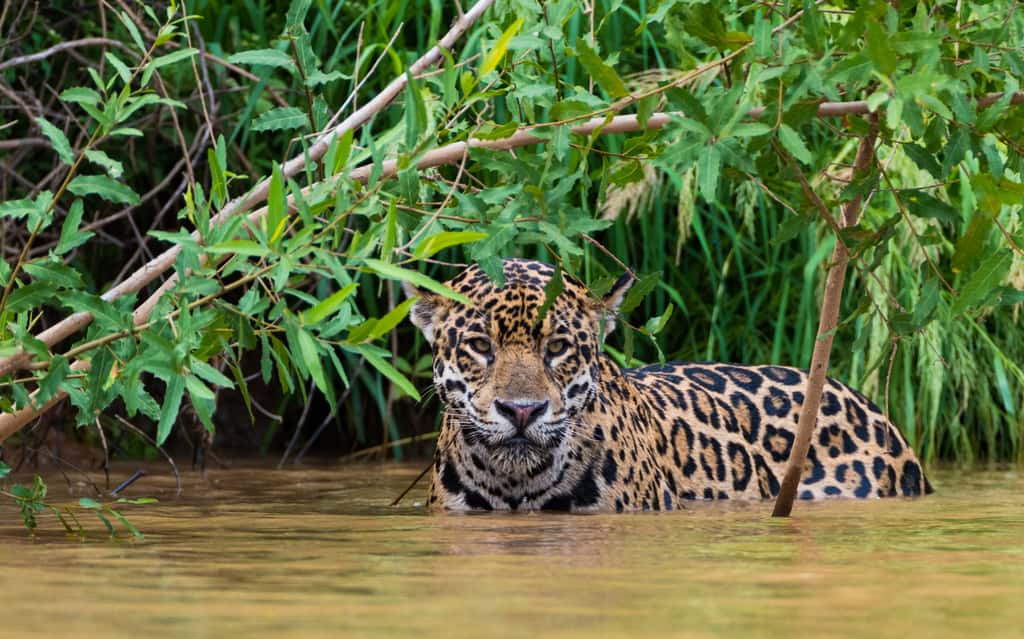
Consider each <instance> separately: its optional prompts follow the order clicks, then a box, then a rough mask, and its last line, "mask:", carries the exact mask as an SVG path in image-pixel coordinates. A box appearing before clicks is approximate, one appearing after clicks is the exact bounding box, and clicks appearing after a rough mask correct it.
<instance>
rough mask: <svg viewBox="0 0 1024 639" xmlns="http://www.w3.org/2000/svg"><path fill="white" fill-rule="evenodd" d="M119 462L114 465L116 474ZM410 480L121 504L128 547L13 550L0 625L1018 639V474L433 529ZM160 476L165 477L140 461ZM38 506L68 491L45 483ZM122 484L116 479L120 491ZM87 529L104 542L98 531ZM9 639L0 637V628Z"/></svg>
mask: <svg viewBox="0 0 1024 639" xmlns="http://www.w3.org/2000/svg"><path fill="white" fill-rule="evenodd" d="M130 470H133V469H128V470H127V471H126V473H125V474H127V472H130ZM418 471H419V469H418V468H413V467H397V466H385V467H373V466H366V467H356V468H347V469H339V470H307V471H288V472H283V473H278V472H268V471H266V470H262V469H254V470H232V471H222V472H219V473H211V476H210V482H209V483H208V484H204V483H203V482H202V480H201V479H200V478H198V477H188V478H187V481H188V485H187V486H186V489H187V492H186V497H185V498H183V499H181V500H174V499H172V498H171V497H170V495H171V494H172V492H173V481H172V480H170V478H165V477H155V476H148V477H147V478H146V479H145V481H144V482H140V483H139V484H138V485H137V486H136V487H133V490H135V491H136V494H143V493H148V494H154V493H156V496H158V497H160V498H161V499H164V500H165V501H163V502H162V503H161V504H160V505H159V506H157V507H147V508H145V509H142V510H137V511H136V512H135V514H134V516H133V520H134V521H135V522H136V523H137V524H138V525H139V526H140V527H141V528H142V529H143V530H144V531H145V532H146V534H147V541H146V542H145V543H142V544H131V543H126V544H112V543H108V542H105V541H100V540H98V539H95V538H94V539H93V540H90V541H87V542H85V543H78V542H74V541H68V540H67V539H66V538H64V537H63V535H62V534H61V533H59V532H55V531H56V528H55V527H54V525H52V524H51V525H48V526H47V530H46V531H44V532H43V533H41V534H40V535H39V536H38V537H37V538H36V539H35V540H30V539H28V538H26V536H25V534H24V532H23V531H22V530H21V529H20V522H19V521H18V519H17V514H16V513H15V512H14V511H13V509H11V508H10V507H9V506H8V505H7V504H6V503H4V504H3V506H2V507H0V535H2V537H3V543H2V544H0V562H2V563H3V565H4V581H5V583H7V584H15V585H16V586H15V587H13V588H11V590H10V591H9V592H10V593H11V594H12V595H13V596H12V597H11V598H10V599H8V601H7V602H5V613H6V614H5V615H4V617H5V621H4V630H5V631H6V632H15V631H17V636H20V635H22V634H27V633H31V634H32V635H33V636H35V637H46V636H67V635H68V634H70V633H71V632H73V633H74V634H75V635H76V636H80V637H92V636H120V635H126V634H131V635H133V636H135V635H139V636H152V637H234V636H243V635H245V636H253V635H255V636H267V635H271V634H273V635H274V636H275V637H286V638H287V637H309V636H410V635H414V634H418V633H423V634H429V635H443V636H450V637H483V636H517V637H519V636H541V637H544V636H550V637H590V638H592V637H603V636H629V637H643V636H650V637H666V636H697V637H701V636H706V637H728V636H743V637H747V636H752V637H760V636H783V635H787V636H788V635H793V634H804V635H807V634H811V635H813V636H848V635H851V634H867V633H871V634H872V635H873V636H881V637H889V636H891V637H905V636H908V635H911V634H913V635H915V636H917V635H921V636H935V637H946V636H963V635H965V634H968V633H971V634H977V635H979V636H985V637H989V636H1019V635H1020V634H1021V633H1022V632H1024V623H1022V621H1021V616H1020V614H1019V604H1020V601H1024V491H1022V489H1024V480H1022V478H1021V477H1020V476H1019V475H1018V474H1017V473H1014V472H983V473H973V474H965V475H954V474H951V473H934V474H933V477H934V478H935V482H936V484H937V486H938V488H939V493H938V494H937V495H936V496H933V497H929V498H927V499H921V500H916V501H910V502H903V501H899V500H883V501H876V502H833V503H825V504H805V503H800V504H798V511H797V516H796V517H794V518H793V519H791V520H784V521H779V520H771V519H769V518H768V517H767V513H768V506H767V505H765V504H739V503H729V504H713V505H708V504H693V505H692V506H691V507H690V508H688V509H687V510H685V511H677V512H671V513H648V514H643V515H625V516H615V515H586V516H573V515H564V514H543V515H538V514H511V515H510V514H505V515H456V516H427V515H426V514H425V513H424V512H423V509H422V508H417V507H414V506H412V505H411V504H412V502H413V501H415V500H416V499H422V496H421V495H416V494H414V495H413V496H412V497H411V500H410V501H409V502H407V504H405V505H403V506H400V507H398V508H390V507H388V506H387V504H388V503H389V502H390V500H391V499H392V498H393V497H394V496H395V495H397V494H398V493H399V492H400V491H401V490H402V489H403V488H404V487H405V485H406V483H407V482H408V480H409V479H410V478H411V477H413V476H415V474H416V473H418ZM154 472H157V469H154ZM53 480H54V481H53V485H52V494H53V495H55V496H56V497H57V498H62V497H61V495H62V493H64V492H65V490H64V487H63V486H62V485H60V480H59V479H58V478H53ZM116 480H117V478H113V481H116ZM93 530H95V531H98V530H99V528H98V526H94V527H93ZM2 634H3V633H2V632H0V635H2Z"/></svg>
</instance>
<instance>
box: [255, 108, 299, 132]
mask: <svg viewBox="0 0 1024 639" xmlns="http://www.w3.org/2000/svg"><path fill="white" fill-rule="evenodd" d="M307 124H309V119H308V118H307V117H306V114H305V113H304V112H303V111H302V110H301V109H298V108H296V107H291V106H288V107H278V108H276V109H271V110H269V111H267V112H266V113H262V114H260V116H259V117H257V118H256V119H255V120H254V121H253V123H252V126H251V127H250V129H251V130H252V131H287V130H291V129H298V128H301V127H304V126H306V125H307Z"/></svg>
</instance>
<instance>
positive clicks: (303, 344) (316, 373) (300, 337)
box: [295, 328, 331, 395]
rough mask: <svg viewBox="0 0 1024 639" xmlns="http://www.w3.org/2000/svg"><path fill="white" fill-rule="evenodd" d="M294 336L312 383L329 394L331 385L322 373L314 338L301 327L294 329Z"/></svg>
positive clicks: (322, 369) (322, 368)
mask: <svg viewBox="0 0 1024 639" xmlns="http://www.w3.org/2000/svg"><path fill="white" fill-rule="evenodd" d="M295 338H296V341H297V342H298V345H299V353H297V354H298V355H300V356H301V357H302V362H303V364H305V365H306V370H308V371H309V374H310V376H311V377H312V378H313V383H314V384H316V387H317V388H319V389H320V390H321V391H323V393H324V394H325V395H327V394H330V392H331V387H330V386H328V384H327V376H326V375H324V367H323V364H322V363H321V361H320V351H319V349H318V348H317V341H316V339H315V338H314V337H313V336H312V335H310V334H309V332H308V331H305V330H303V329H301V328H297V329H296V330H295Z"/></svg>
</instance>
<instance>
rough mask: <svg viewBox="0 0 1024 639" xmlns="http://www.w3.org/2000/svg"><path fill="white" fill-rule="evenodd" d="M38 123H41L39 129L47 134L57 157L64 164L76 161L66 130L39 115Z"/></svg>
mask: <svg viewBox="0 0 1024 639" xmlns="http://www.w3.org/2000/svg"><path fill="white" fill-rule="evenodd" d="M35 120H36V124H38V125H39V129H40V130H41V131H42V132H43V135H45V136H46V139H47V140H49V141H50V144H52V145H53V150H54V151H56V152H57V157H59V158H60V161H61V162H63V163H64V164H67V165H71V164H73V163H74V161H75V154H74V152H73V151H72V150H71V143H70V142H68V138H67V136H66V135H64V132H63V131H61V130H60V129H58V128H57V127H55V126H54V125H52V124H50V122H49V121H48V120H47V119H46V118H43V117H37V118H36V119H35Z"/></svg>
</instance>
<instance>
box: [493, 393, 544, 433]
mask: <svg viewBox="0 0 1024 639" xmlns="http://www.w3.org/2000/svg"><path fill="white" fill-rule="evenodd" d="M494 409H495V410H497V411H498V414H499V415H501V416H502V417H504V418H505V419H507V420H508V421H510V422H512V425H513V426H515V427H516V431H517V432H518V434H520V435H522V434H523V433H524V432H526V428H527V427H528V426H529V425H530V424H532V423H533V422H535V421H537V419H538V418H540V416H541V415H543V414H544V411H546V410H547V409H548V401H547V400H544V401H543V402H533V401H525V402H524V401H505V400H501V399H496V400H494Z"/></svg>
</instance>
